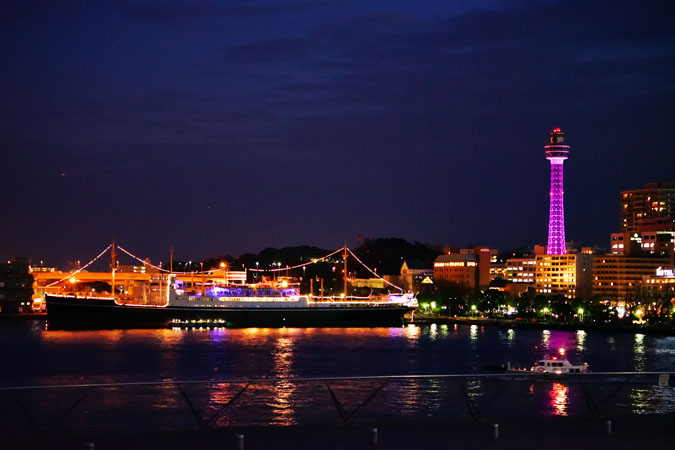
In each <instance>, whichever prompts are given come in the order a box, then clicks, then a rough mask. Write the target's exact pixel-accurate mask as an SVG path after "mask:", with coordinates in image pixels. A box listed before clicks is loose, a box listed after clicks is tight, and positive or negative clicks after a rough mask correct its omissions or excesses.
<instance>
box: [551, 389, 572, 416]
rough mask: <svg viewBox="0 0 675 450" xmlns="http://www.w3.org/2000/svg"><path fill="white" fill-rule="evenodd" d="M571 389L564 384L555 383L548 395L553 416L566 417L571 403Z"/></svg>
mask: <svg viewBox="0 0 675 450" xmlns="http://www.w3.org/2000/svg"><path fill="white" fill-rule="evenodd" d="M569 390H570V389H569V388H568V387H567V386H565V385H564V384H562V383H553V386H552V387H551V390H550V391H549V393H548V396H549V398H550V405H551V408H552V409H553V415H556V416H566V415H567V407H568V402H569Z"/></svg>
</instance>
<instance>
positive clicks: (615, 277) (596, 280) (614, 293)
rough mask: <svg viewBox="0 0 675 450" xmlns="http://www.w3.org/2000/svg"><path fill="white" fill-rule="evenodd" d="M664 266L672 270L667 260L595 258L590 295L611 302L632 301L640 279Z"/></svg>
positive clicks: (638, 289) (625, 257)
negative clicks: (591, 292) (591, 293)
mask: <svg viewBox="0 0 675 450" xmlns="http://www.w3.org/2000/svg"><path fill="white" fill-rule="evenodd" d="M664 267H665V268H670V267H672V265H671V262H670V259H669V258H660V257H654V256H626V255H605V256H598V257H597V258H596V259H595V263H594V264H593V295H598V296H600V297H602V299H603V300H607V301H611V302H627V301H634V300H636V299H637V298H638V297H639V294H640V289H641V287H640V285H641V284H642V281H643V279H644V278H645V277H650V276H652V275H653V274H654V273H656V270H657V269H658V268H664Z"/></svg>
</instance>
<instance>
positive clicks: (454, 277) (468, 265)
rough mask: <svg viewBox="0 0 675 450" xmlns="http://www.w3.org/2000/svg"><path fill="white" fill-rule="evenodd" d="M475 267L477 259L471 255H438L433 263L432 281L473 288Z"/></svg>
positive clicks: (474, 284)
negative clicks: (442, 281)
mask: <svg viewBox="0 0 675 450" xmlns="http://www.w3.org/2000/svg"><path fill="white" fill-rule="evenodd" d="M477 266H478V258H477V257H476V255H473V254H458V253H452V254H449V255H440V256H438V258H436V260H435V261H434V280H445V281H450V282H453V283H457V284H462V285H464V286H467V287H475V286H476V271H477V270H476V269H477Z"/></svg>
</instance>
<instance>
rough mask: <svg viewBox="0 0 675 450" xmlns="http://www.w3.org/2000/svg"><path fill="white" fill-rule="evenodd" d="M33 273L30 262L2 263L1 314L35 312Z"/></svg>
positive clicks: (0, 266)
mask: <svg viewBox="0 0 675 450" xmlns="http://www.w3.org/2000/svg"><path fill="white" fill-rule="evenodd" d="M32 305H33V275H31V274H30V271H29V267H28V262H27V261H24V260H22V259H15V260H14V261H8V262H7V263H0V314H1V313H27V312H33V309H32Z"/></svg>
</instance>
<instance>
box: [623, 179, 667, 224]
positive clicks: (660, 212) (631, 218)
mask: <svg viewBox="0 0 675 450" xmlns="http://www.w3.org/2000/svg"><path fill="white" fill-rule="evenodd" d="M620 227H621V231H622V232H625V233H631V234H633V233H639V234H641V233H642V232H645V231H675V187H673V186H671V185H670V184H669V183H667V182H659V183H647V184H646V185H645V186H644V188H642V189H635V190H630V191H622V192H621V223H620Z"/></svg>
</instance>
